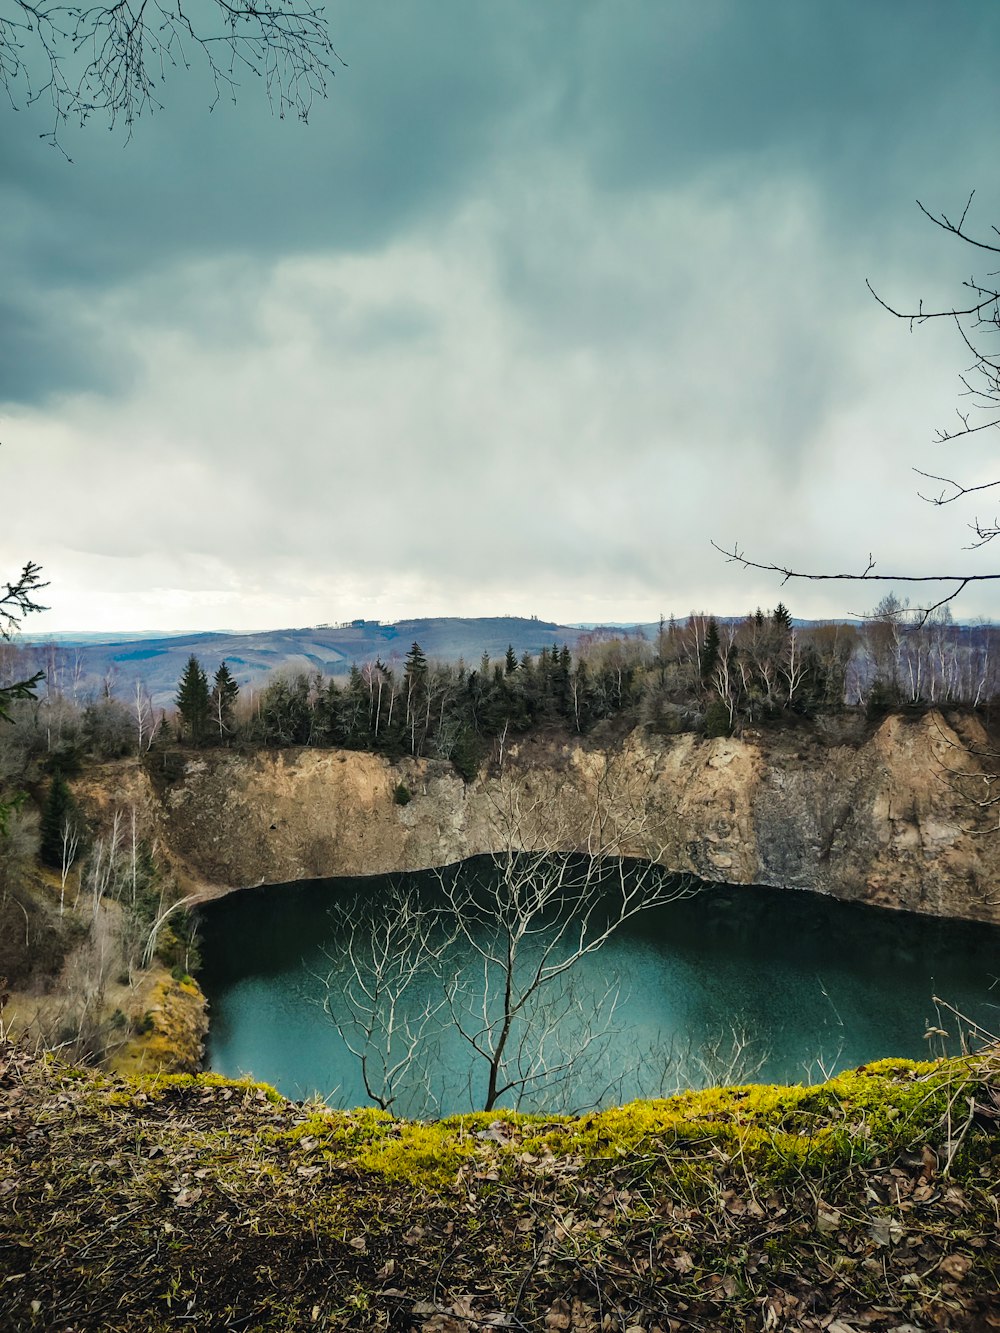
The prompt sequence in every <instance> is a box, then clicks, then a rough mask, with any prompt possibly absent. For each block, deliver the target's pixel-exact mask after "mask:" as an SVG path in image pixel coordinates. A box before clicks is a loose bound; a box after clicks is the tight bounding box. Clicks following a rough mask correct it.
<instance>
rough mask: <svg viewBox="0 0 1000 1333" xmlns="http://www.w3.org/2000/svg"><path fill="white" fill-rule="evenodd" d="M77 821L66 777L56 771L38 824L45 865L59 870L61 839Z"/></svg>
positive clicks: (41, 853) (40, 850) (61, 859)
mask: <svg viewBox="0 0 1000 1333" xmlns="http://www.w3.org/2000/svg"><path fill="white" fill-rule="evenodd" d="M74 822H78V815H77V810H76V802H75V801H74V800H73V797H72V794H71V792H70V789H69V787H68V786H67V785H66V779H65V778H64V777H63V775H62V773H56V774H55V776H54V777H53V779H52V782H51V783H50V785H49V794H48V797H47V798H46V801H45V808H44V809H43V811H42V818H41V823H40V824H39V830H38V831H39V835H40V843H39V855H40V856H41V858H42V861H43V862H44V863H45V864H46V865H47V866H52V867H53V868H54V869H55V870H59V869H60V868H61V866H62V864H63V854H64V847H63V840H64V837H65V834H66V831H67V829H68V828H69V827H70V826H71V825H72V824H73V823H74Z"/></svg>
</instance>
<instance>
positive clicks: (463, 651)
mask: <svg viewBox="0 0 1000 1333" xmlns="http://www.w3.org/2000/svg"><path fill="white" fill-rule="evenodd" d="M616 628H618V629H622V632H624V628H623V627H616ZM628 629H629V631H630V632H634V631H635V630H640V631H642V632H645V633H647V634H648V633H650V632H653V633H655V630H656V625H655V624H652V625H647V626H630V627H628ZM594 632H595V631H594V630H592V629H581V628H579V627H574V626H572V625H560V624H558V623H556V622H555V621H550V620H536V619H531V618H528V617H523V616H481V617H471V618H467V617H460V616H438V617H428V618H423V619H413V620H399V621H395V622H393V623H391V624H390V623H383V622H381V621H375V620H356V621H351V622H350V623H349V624H346V625H329V626H327V625H319V626H311V627H306V628H302V629H278V630H266V631H260V632H257V633H251V634H232V633H227V632H224V631H223V632H218V633H211V632H198V633H192V634H177V635H173V634H172V635H162V636H159V637H156V638H141V637H138V636H137V637H126V636H121V637H118V638H112V639H109V640H108V641H106V642H101V643H93V642H80V641H79V640H80V639H81V638H82V637H83V636H82V635H81V636H76V635H68V636H67V638H66V640H65V641H62V640H60V639H59V638H53V639H51V640H48V641H47V642H38V643H29V644H27V645H25V651H26V652H28V653H29V654H31V656H32V658H33V660H37V662H38V664H39V666H40V668H41V669H43V670H45V671H46V672H47V674H48V675H49V677H50V679H51V680H52V681H53V684H54V686H55V687H56V688H60V689H63V690H69V689H71V688H73V687H75V689H76V690H77V691H78V692H82V693H86V692H88V691H93V690H95V689H98V688H101V687H102V686H103V684H104V683H105V682H108V683H109V685H110V687H111V688H112V690H114V691H115V692H116V693H123V692H126V691H127V690H128V689H129V687H131V686H132V685H133V684H134V683H135V681H136V680H140V681H141V682H142V683H143V685H144V686H145V687H146V689H147V690H148V691H149V693H150V694H151V695H152V697H153V701H154V703H155V704H156V705H157V706H166V705H170V704H172V703H173V699H174V694H175V693H176V689H177V682H178V680H179V679H180V676H181V673H182V671H183V669H184V665H185V663H186V662H187V660H188V658H189V657H190V656H191V654H192V653H193V654H194V655H195V656H196V657H197V658H198V659H199V661H200V662H201V663H202V665H203V666H204V667H205V668H206V670H209V671H210V672H211V671H214V670H215V668H216V667H217V666H218V664H219V663H220V662H221V661H223V660H225V661H226V662H227V663H228V664H229V669H230V671H231V672H232V674H233V676H234V678H235V679H236V681H237V683H238V684H239V685H240V687H241V688H243V687H244V686H247V685H255V684H257V683H259V682H260V681H261V680H262V679H263V678H264V677H265V676H266V675H267V674H268V673H269V672H271V671H274V670H276V669H278V668H284V669H286V670H290V671H294V672H298V671H306V672H315V671H319V672H322V673H323V674H324V675H326V676H346V675H347V673H348V672H349V671H350V669H351V665H352V664H353V663H357V664H358V665H359V666H360V665H362V664H363V663H365V662H372V661H375V659H376V658H378V659H380V660H381V661H382V662H384V663H385V664H386V665H387V666H394V665H397V664H401V663H402V661H403V659H404V658H405V656H406V654H407V652H408V651H409V649H410V646H411V644H413V643H414V642H418V643H419V644H420V646H421V648H422V649H423V650H424V652H425V653H426V654H427V656H428V658H430V659H431V660H432V661H440V662H456V661H458V660H459V658H464V659H465V660H466V661H467V662H468V663H469V664H470V665H477V664H478V663H479V660H480V658H481V657H482V654H483V653H484V652H486V653H488V654H489V655H490V657H491V659H497V658H502V657H503V655H504V653H505V652H506V651H507V646H508V644H509V645H511V646H512V647H513V649H514V651H515V653H516V654H517V655H518V657H520V656H521V655H522V654H523V653H525V652H528V653H532V654H536V653H539V652H541V650H542V648H545V647H551V645H552V644H553V643H558V644H559V646H560V647H562V645H563V644H564V643H565V644H567V645H568V646H569V647H570V648H574V647H575V646H576V644H577V642H578V641H579V640H580V639H581V638H582V637H583V636H584V635H585V634H591V633H594Z"/></svg>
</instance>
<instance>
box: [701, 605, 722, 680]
mask: <svg viewBox="0 0 1000 1333" xmlns="http://www.w3.org/2000/svg"><path fill="white" fill-rule="evenodd" d="M718 660H719V627H718V625H717V624H716V623H715V616H712V617H711V618H710V620H709V622H708V628H707V629H706V630H705V642H704V643H703V644H702V645H701V652H700V654H699V656H698V670H699V673H700V675H701V678H702V680H708V678H709V676H710V675H711V674H712V672H713V671H714V670H715V667H716V663H717V662H718Z"/></svg>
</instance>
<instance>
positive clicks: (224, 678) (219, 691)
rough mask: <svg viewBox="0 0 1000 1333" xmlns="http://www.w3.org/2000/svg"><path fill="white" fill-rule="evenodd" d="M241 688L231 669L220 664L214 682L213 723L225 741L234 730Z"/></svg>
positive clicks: (224, 664)
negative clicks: (235, 712) (234, 714)
mask: <svg viewBox="0 0 1000 1333" xmlns="http://www.w3.org/2000/svg"><path fill="white" fill-rule="evenodd" d="M239 694H240V687H239V686H238V685H237V684H236V681H235V680H234V679H233V677H232V674H231V672H230V670H229V667H228V666H227V665H226V663H225V662H220V664H219V669H218V671H216V673H215V677H214V680H213V682H212V700H211V702H212V722H213V725H214V726H216V727H218V729H219V739H220V740H223V739H224V738H225V737H226V736H228V735H229V734H230V733H231V732H232V730H233V722H234V718H233V713H234V710H235V708H236V700H237V699H238V698H239Z"/></svg>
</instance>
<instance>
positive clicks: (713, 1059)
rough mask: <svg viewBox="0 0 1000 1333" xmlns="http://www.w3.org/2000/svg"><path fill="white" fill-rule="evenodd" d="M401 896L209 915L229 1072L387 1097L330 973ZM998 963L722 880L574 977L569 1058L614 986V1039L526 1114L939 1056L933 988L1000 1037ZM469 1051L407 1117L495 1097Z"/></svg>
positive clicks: (425, 1086) (966, 931) (304, 887)
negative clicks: (334, 999) (368, 924)
mask: <svg viewBox="0 0 1000 1333" xmlns="http://www.w3.org/2000/svg"><path fill="white" fill-rule="evenodd" d="M460 873H461V874H462V875H465V876H469V877H471V878H472V879H473V880H475V882H476V883H477V884H479V885H480V887H481V886H482V885H483V883H484V877H488V875H489V874H490V873H491V870H490V865H489V863H488V861H486V860H485V859H483V858H481V859H479V860H478V861H474V862H467V863H465V865H464V866H463V867H462V868H461V870H460ZM397 878H398V877H397ZM403 878H404V880H405V882H406V884H407V886H408V887H409V888H410V889H412V890H413V891H414V892H415V893H417V894H418V895H424V896H425V897H426V898H427V900H429V901H430V900H433V898H434V895H435V893H437V892H438V889H437V885H436V881H435V879H434V877H433V876H429V875H416V876H408V877H403ZM389 896H390V882H389V881H388V880H387V879H384V878H381V877H377V878H369V879H360V880H359V879H355V880H327V881H311V882H307V883H299V884H292V885H282V886H276V887H270V888H266V889H265V888H262V889H254V890H247V891H245V892H243V893H240V894H235V895H232V896H231V897H229V898H226V899H223V900H221V901H220V902H218V903H213V904H211V905H210V906H208V907H207V908H205V909H204V911H203V914H202V918H203V919H202V934H203V946H202V949H203V955H204V959H205V966H204V971H203V975H202V982H203V985H204V987H205V990H206V993H207V995H208V998H209V1001H210V1004H211V1011H210V1013H211V1029H210V1033H209V1042H208V1062H209V1064H210V1067H211V1068H212V1069H215V1070H217V1071H219V1072H221V1073H225V1074H228V1075H237V1074H241V1073H252V1074H254V1076H256V1077H258V1078H261V1079H265V1080H267V1081H269V1082H272V1083H274V1084H275V1085H276V1086H277V1087H278V1088H279V1089H280V1090H281V1091H282V1092H283V1093H285V1094H286V1095H288V1096H292V1097H305V1096H308V1095H312V1094H313V1093H318V1094H320V1095H322V1096H326V1097H328V1098H330V1100H331V1101H332V1102H333V1103H335V1104H338V1105H345V1106H353V1105H358V1104H363V1103H365V1102H366V1101H368V1100H369V1099H368V1098H367V1096H366V1093H365V1087H364V1083H363V1081H362V1079H361V1077H360V1074H359V1067H358V1061H357V1059H356V1058H355V1057H354V1056H352V1055H351V1053H350V1051H349V1050H348V1049H347V1047H346V1045H345V1043H344V1040H343V1038H342V1037H341V1034H340V1033H339V1032H338V1031H337V1029H336V1027H335V1026H334V1025H333V1024H332V1023H331V1022H330V1020H329V1018H328V1017H327V1015H326V1014H325V1013H324V1001H325V1000H326V999H327V988H326V986H325V984H324V979H325V978H327V977H328V975H329V974H330V971H331V960H336V959H337V958H338V957H339V956H340V954H342V952H343V945H344V938H343V927H342V925H341V926H338V925H337V924H336V922H335V921H334V920H333V919H332V918H331V915H330V910H329V909H330V907H331V905H332V904H335V903H337V902H348V901H354V900H356V899H357V900H358V901H359V903H360V908H359V910H360V911H361V912H362V913H364V912H370V913H372V914H373V916H374V918H375V919H378V917H379V914H380V913H384V912H385V910H386V904H387V902H388V899H389ZM475 962H476V960H475V959H474V958H472V957H470V956H469V953H468V950H467V949H466V951H465V954H459V955H456V956H455V957H454V958H453V959H452V960H451V961H450V962H449V964H448V975H447V976H446V977H445V981H447V980H448V979H449V978H451V979H452V980H453V979H454V978H455V977H456V976H461V977H464V979H465V981H466V983H467V984H471V979H472V976H473V973H474V964H475ZM998 971H1000V930H998V929H996V928H991V927H985V926H980V925H974V924H970V923H964V922H941V921H934V920H930V919H925V918H919V917H914V916H909V915H903V914H899V913H888V912H880V911H877V910H875V909H871V908H863V907H859V906H856V905H852V904H844V903H838V902H835V901H833V900H832V899H827V898H821V897H818V896H816V895H811V894H806V893H802V892H795V891H787V890H777V889H768V888H761V887H746V888H732V887H726V886H705V887H704V888H703V889H702V890H701V892H700V893H699V894H698V895H697V896H696V897H694V898H690V899H687V900H682V901H678V902H673V903H670V904H668V905H666V906H663V907H659V908H656V909H654V910H651V911H649V912H646V913H644V914H643V915H641V916H639V917H636V918H634V919H633V920H631V921H630V922H628V923H626V924H625V925H624V926H622V927H621V928H620V929H619V931H618V932H617V933H616V934H615V935H614V936H613V937H612V938H611V940H609V942H608V943H607V944H606V945H605V947H604V948H603V949H602V950H601V951H600V952H599V953H596V954H594V955H591V956H589V957H586V958H584V959H582V960H581V961H580V963H579V964H578V965H577V966H576V967H575V968H574V969H573V970H572V976H571V978H570V977H567V987H568V986H569V982H570V980H571V982H572V988H571V989H569V988H563V989H557V990H553V991H552V992H551V993H550V995H549V999H548V1004H549V1005H550V1013H556V1012H558V1011H559V1010H560V1009H563V1010H565V1018H564V1019H563V1021H562V1026H561V1027H559V1028H558V1029H557V1030H556V1031H555V1032H553V1033H550V1034H549V1036H548V1037H547V1038H546V1040H547V1041H548V1042H549V1047H548V1050H547V1052H546V1054H547V1055H548V1057H549V1058H550V1060H552V1061H554V1062H557V1061H558V1058H559V1055H560V1053H561V1051H563V1050H568V1049H570V1048H572V1047H573V1046H574V1044H575V1043H576V1042H578V1041H579V1039H580V1037H581V1033H583V1034H584V1035H587V1034H591V1035H592V1036H596V1034H597V1033H598V1032H599V1031H600V1030H601V1027H602V1019H601V1012H602V1010H601V1006H602V1004H603V1005H604V1006H606V1005H607V1003H608V1001H607V998H606V997H607V996H608V993H609V988H610V990H611V991H612V993H613V992H614V991H615V988H616V987H618V988H619V993H618V998H617V1003H616V1005H615V1007H614V1012H613V1015H612V1016H611V1021H610V1024H609V1027H608V1033H607V1037H606V1039H601V1040H592V1041H591V1042H590V1048H589V1050H588V1058H587V1059H586V1060H585V1061H584V1062H583V1063H582V1064H580V1065H579V1066H578V1067H577V1068H575V1069H574V1070H573V1076H572V1078H570V1079H569V1080H566V1079H563V1080H560V1081H559V1082H558V1083H557V1084H556V1085H555V1086H546V1085H545V1083H544V1081H543V1082H541V1083H540V1084H539V1085H538V1086H537V1087H533V1088H532V1095H531V1097H529V1098H528V1099H527V1102H526V1104H527V1105H529V1106H530V1105H538V1106H547V1107H550V1108H551V1107H553V1106H555V1107H557V1108H558V1109H567V1110H568V1109H578V1108H581V1107H583V1106H586V1105H589V1104H592V1103H594V1102H595V1101H597V1100H599V1099H600V1098H601V1097H603V1098H604V1099H606V1100H607V1099H614V1100H621V1099H627V1098H629V1097H633V1096H639V1095H643V1096H651V1095H657V1094H660V1093H663V1092H669V1091H672V1090H674V1088H676V1087H677V1086H687V1085H691V1084H695V1085H700V1084H704V1083H705V1082H714V1081H718V1080H720V1079H726V1078H727V1077H736V1078H739V1077H740V1076H751V1077H756V1078H760V1079H766V1080H782V1081H793V1082H795V1081H801V1080H812V1079H816V1078H819V1077H822V1076H823V1074H824V1073H832V1072H834V1071H835V1070H836V1069H841V1068H844V1067H847V1066H852V1065H857V1064H861V1063H864V1062H866V1061H869V1060H873V1059H876V1058H880V1057H882V1056H887V1055H905V1056H911V1057H916V1058H920V1057H922V1056H924V1055H926V1054H927V1051H928V1042H927V1041H926V1040H925V1036H924V1034H925V1032H926V1031H927V1029H928V1027H931V1026H943V1027H945V1028H950V1029H954V1026H955V1025H954V1023H949V1022H947V1021H945V1022H944V1023H942V1022H941V1015H940V1014H939V1013H938V1011H937V1010H936V1008H935V1005H934V1003H933V1000H932V997H933V996H934V995H940V996H943V997H944V998H945V999H947V1000H948V1001H949V1002H950V1003H952V1004H953V1005H955V1006H956V1007H957V1008H958V1009H960V1010H961V1011H962V1012H964V1013H966V1014H968V1015H969V1016H970V1017H971V1018H974V1019H975V1020H976V1021H977V1022H979V1023H980V1024H982V1025H983V1026H984V1027H985V1028H987V1030H990V1031H994V1032H996V1031H998V1030H1000V986H998V985H997V981H996V978H997V973H998ZM335 984H339V983H335ZM432 992H433V993H434V994H435V995H438V996H439V995H440V993H441V980H440V979H435V978H429V979H428V981H427V985H426V986H425V987H423V988H421V987H420V986H416V987H414V988H413V990H412V992H411V995H410V999H411V1002H412V1003H414V1004H415V1005H417V1006H418V1007H419V1006H420V1005H426V1004H427V1003H428V1001H429V997H430V996H431V994H432ZM333 1008H334V1011H336V1008H337V1006H336V1005H334V1006H333ZM532 1022H533V1023H535V1024H537V1023H538V1015H535V1016H534V1017H533V1019H532ZM469 1057H470V1050H469V1045H468V1042H467V1041H465V1040H463V1039H462V1038H461V1036H460V1035H459V1034H458V1033H457V1032H456V1031H455V1030H454V1027H453V1026H452V1025H449V1024H448V1023H447V1022H445V1023H444V1025H443V1029H442V1031H441V1032H440V1034H439V1035H438V1036H437V1038H436V1039H435V1040H434V1041H433V1042H431V1043H429V1044H427V1045H426V1046H425V1047H424V1049H423V1050H422V1052H421V1054H420V1055H419V1057H418V1060H417V1063H416V1064H415V1066H414V1068H415V1070H418V1071H419V1075H420V1077H419V1078H416V1079H415V1080H414V1087H413V1088H412V1089H411V1090H410V1092H409V1094H408V1095H407V1096H404V1097H403V1098H402V1100H401V1102H400V1103H398V1104H397V1106H396V1108H395V1109H397V1110H399V1111H401V1112H404V1113H407V1114H420V1113H421V1112H426V1111H432V1110H440V1111H442V1112H445V1113H447V1112H451V1111H456V1110H466V1109H470V1107H472V1106H476V1105H481V1104H482V1098H483V1095H484V1078H485V1074H484V1071H483V1069H482V1068H481V1063H482V1062H481V1060H477V1058H475V1057H473V1059H472V1060H471V1061H470V1058H469ZM734 1057H736V1058H735V1062H734V1063H733V1060H734ZM730 1065H732V1067H730ZM417 1085H419V1086H417ZM428 1091H429V1092H430V1093H432V1099H431V1101H428V1099H427V1094H428ZM506 1100H507V1101H508V1102H509V1101H510V1098H509V1097H508V1098H507V1099H506Z"/></svg>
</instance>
